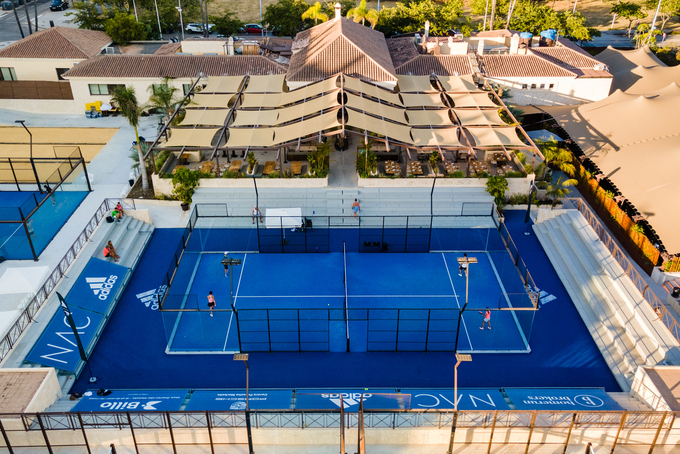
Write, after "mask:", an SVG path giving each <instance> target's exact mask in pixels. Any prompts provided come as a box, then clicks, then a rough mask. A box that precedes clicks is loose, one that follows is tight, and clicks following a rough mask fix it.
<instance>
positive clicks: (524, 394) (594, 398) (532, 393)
mask: <svg viewBox="0 0 680 454" xmlns="http://www.w3.org/2000/svg"><path fill="white" fill-rule="evenodd" d="M505 393H506V394H507V395H508V397H509V398H510V400H511V401H512V403H513V404H514V405H515V407H516V408H517V409H518V410H596V411H617V410H623V409H622V408H621V407H620V406H619V404H618V403H616V401H615V400H614V399H612V398H611V397H609V395H608V394H607V393H606V392H605V391H604V390H602V389H597V388H566V389H560V388H545V389H540V388H539V389H531V388H521V389H511V388H506V389H505Z"/></svg>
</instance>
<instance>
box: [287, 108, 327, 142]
mask: <svg viewBox="0 0 680 454" xmlns="http://www.w3.org/2000/svg"><path fill="white" fill-rule="evenodd" d="M337 117H338V111H337V110H334V111H332V112H328V113H325V114H321V115H317V116H316V117H313V118H310V119H309V120H303V121H300V122H298V123H291V124H289V125H287V126H281V127H280V128H276V129H275V130H274V143H276V144H281V143H286V142H291V141H294V140H297V139H298V138H300V137H305V136H307V135H309V134H317V133H318V132H319V131H323V130H326V129H331V128H335V127H336V126H339V125H340V123H338V120H337Z"/></svg>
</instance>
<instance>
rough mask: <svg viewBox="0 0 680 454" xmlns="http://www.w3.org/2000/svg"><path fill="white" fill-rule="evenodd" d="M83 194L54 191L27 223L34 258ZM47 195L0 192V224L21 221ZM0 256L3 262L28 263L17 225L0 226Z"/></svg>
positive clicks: (26, 248)
mask: <svg viewBox="0 0 680 454" xmlns="http://www.w3.org/2000/svg"><path fill="white" fill-rule="evenodd" d="M87 194H88V192H87V191H56V192H54V196H53V197H52V198H51V200H47V201H45V203H44V204H43V205H42V206H41V207H40V209H38V211H36V212H35V213H34V214H33V216H31V218H30V220H29V234H30V235H31V240H32V241H33V248H34V249H35V253H36V255H40V254H41V253H42V251H43V250H45V248H46V247H47V245H48V244H49V243H50V241H52V239H53V238H54V237H55V235H56V234H57V233H58V232H59V230H61V228H62V226H63V225H64V224H66V221H68V219H69V218H70V217H71V215H72V214H73V212H74V211H75V210H76V209H77V208H78V206H79V205H80V203H81V202H82V201H83V200H84V199H85V197H87ZM45 197H48V195H47V194H44V193H43V194H40V193H39V192H16V191H14V192H0V220H2V221H21V214H23V216H24V217H27V216H28V215H29V214H30V213H31V212H32V211H33V210H34V209H35V207H37V206H38V204H39V203H40V202H41V201H42V200H43V199H44V198H45ZM0 256H2V257H4V258H5V259H7V260H32V259H33V254H32V252H31V247H30V245H29V243H28V239H27V238H26V230H25V229H24V226H23V224H20V223H0Z"/></svg>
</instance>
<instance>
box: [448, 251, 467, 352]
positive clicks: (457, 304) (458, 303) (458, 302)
mask: <svg viewBox="0 0 680 454" xmlns="http://www.w3.org/2000/svg"><path fill="white" fill-rule="evenodd" d="M442 259H443V260H444V267H445V268H446V274H448V276H449V282H450V283H451V289H452V290H453V294H454V295H455V296H454V297H455V298H456V306H458V317H459V318H462V319H463V320H462V322H463V328H465V335H466V336H467V338H468V342H469V343H470V350H471V351H474V350H475V348H474V347H473V346H472V339H470V331H469V330H468V328H467V324H466V323H465V318H463V315H464V314H463V313H461V310H460V301H458V294H457V293H456V287H455V286H454V285H453V279H451V270H449V264H448V263H447V261H446V255H444V253H443V252H442ZM456 334H458V333H456Z"/></svg>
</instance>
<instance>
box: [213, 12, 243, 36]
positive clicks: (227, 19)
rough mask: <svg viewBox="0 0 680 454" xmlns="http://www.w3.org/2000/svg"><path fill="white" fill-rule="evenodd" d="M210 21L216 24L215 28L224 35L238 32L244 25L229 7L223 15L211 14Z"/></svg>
mask: <svg viewBox="0 0 680 454" xmlns="http://www.w3.org/2000/svg"><path fill="white" fill-rule="evenodd" d="M210 23H211V24H215V27H214V30H215V31H216V32H217V33H218V34H220V35H224V36H230V35H234V34H236V33H238V30H239V29H240V28H241V27H243V25H244V24H243V22H241V20H240V19H239V18H238V17H236V15H235V14H234V13H233V12H231V11H230V10H229V9H225V10H224V11H223V12H222V15H221V16H210Z"/></svg>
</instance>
